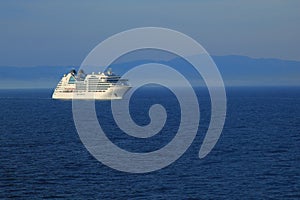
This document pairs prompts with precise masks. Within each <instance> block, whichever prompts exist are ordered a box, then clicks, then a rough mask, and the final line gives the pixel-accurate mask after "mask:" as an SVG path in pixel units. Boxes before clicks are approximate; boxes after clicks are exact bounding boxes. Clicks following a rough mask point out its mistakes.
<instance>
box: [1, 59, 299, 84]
mask: <svg viewBox="0 0 300 200" xmlns="http://www.w3.org/2000/svg"><path fill="white" fill-rule="evenodd" d="M212 58H213V59H214V61H215V63H216V65H217V67H218V68H219V71H220V73H221V75H222V77H223V80H224V83H225V86H227V87H232V86H300V61H288V60H279V59H267V58H258V59H257V58H250V57H246V56H237V55H230V56H212ZM133 62H135V63H138V64H143V63H147V62H149V61H148V60H139V61H133ZM133 62H132V63H133ZM162 62H163V63H164V64H167V65H170V66H172V65H174V63H175V65H176V60H170V61H162ZM132 63H130V62H129V63H126V64H127V65H128V64H129V65H130V64H132ZM118 65H122V63H120V64H118ZM178 65H179V68H180V67H182V68H183V67H184V66H180V63H178ZM72 68H74V69H78V68H79V67H78V66H32V67H30V66H28V67H18V66H9V67H7V66H0V89H26V88H27V89H34V88H55V86H56V84H57V82H58V81H59V80H60V78H61V76H62V75H63V74H65V73H67V72H68V71H69V70H70V69H72ZM186 69H187V70H186ZM184 70H186V72H187V74H188V73H189V69H188V68H184ZM190 73H192V72H190Z"/></svg>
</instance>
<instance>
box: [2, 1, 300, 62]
mask: <svg viewBox="0 0 300 200" xmlns="http://www.w3.org/2000/svg"><path fill="white" fill-rule="evenodd" d="M299 10H300V1H298V0H248V1H244V0H203V1H201V0H191V1H183V0H182V1H179V0H173V1H171V0H170V1H164V0H151V1H145V0H135V1H133V0H127V1H121V0H119V1H75V0H70V1H67V0H64V1H54V0H51V1H50V0H49V1H33V0H28V1H12V0H7V1H5V0H2V1H0V66H37V65H48V66H49V65H77V66H78V65H80V64H81V62H82V61H83V59H84V58H85V56H86V55H87V54H88V52H89V51H90V50H91V49H93V48H94V47H95V46H96V45H97V44H98V43H99V42H101V41H102V40H104V39H106V38H107V37H109V36H111V35H112V34H115V33H118V32H120V31H124V30H127V29H130V28H136V27H144V26H159V27H166V28H171V29H175V30H178V31H181V32H183V33H185V34H187V35H189V36H191V37H193V38H194V39H196V40H197V41H198V42H199V43H200V44H202V45H203V46H204V48H206V50H207V51H208V52H209V53H210V54H212V55H232V54H235V55H246V56H250V57H255V58H260V57H264V58H280V59H288V60H300V48H299V47H300V12H299Z"/></svg>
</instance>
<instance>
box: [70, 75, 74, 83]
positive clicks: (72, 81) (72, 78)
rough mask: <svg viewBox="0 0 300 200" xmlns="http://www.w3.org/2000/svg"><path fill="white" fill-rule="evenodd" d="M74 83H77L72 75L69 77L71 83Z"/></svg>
mask: <svg viewBox="0 0 300 200" xmlns="http://www.w3.org/2000/svg"><path fill="white" fill-rule="evenodd" d="M74 83H75V78H74V77H73V76H71V77H70V79H69V84H74Z"/></svg>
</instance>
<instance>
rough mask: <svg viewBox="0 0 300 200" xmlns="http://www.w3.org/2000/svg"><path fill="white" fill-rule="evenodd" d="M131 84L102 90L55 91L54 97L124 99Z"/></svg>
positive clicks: (68, 98) (67, 98)
mask: <svg viewBox="0 0 300 200" xmlns="http://www.w3.org/2000/svg"><path fill="white" fill-rule="evenodd" d="M130 88H131V87H130V86H114V87H111V88H109V89H107V90H106V91H102V92H88V91H76V90H75V91H73V92H72V91H70V92H62V91H55V92H54V93H53V95H52V98H53V99H66V100H70V99H86V100H92V99H94V100H113V99H122V98H123V96H124V95H125V93H126V92H127V91H128V90H129V89H130Z"/></svg>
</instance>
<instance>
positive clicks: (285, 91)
mask: <svg viewBox="0 0 300 200" xmlns="http://www.w3.org/2000/svg"><path fill="white" fill-rule="evenodd" d="M198 92H199V93H198V95H199V101H200V108H201V121H200V126H199V131H198V135H197V137H196V139H195V140H194V142H193V144H192V145H191V147H190V148H189V149H188V150H187V152H186V153H185V154H184V155H183V156H182V157H181V158H180V159H178V160H177V161H176V162H175V163H173V164H171V165H170V166H168V167H166V168H164V169H162V170H159V171H156V172H152V173H147V174H129V173H124V172H119V171H116V170H113V169H110V168H109V167H107V166H105V165H103V164H101V163H100V162H98V161H97V160H96V159H94V158H93V157H92V156H91V155H90V154H89V153H88V152H87V150H86V149H85V147H84V146H83V144H82V143H81V141H80V139H79V136H78V134H77V132H76V130H75V126H74V122H73V119H72V112H71V105H72V102H71V101H59V100H52V99H51V98H50V96H51V93H52V91H51V90H1V91H0V107H1V112H0V198H20V199H33V198H75V199H80V198H82V199H95V198H97V199H103V198H121V199H124V198H125V199H128V198H131V199H135V198H136V199H154V198H161V199H171V198H172V199H178V198H179V199H184V198H196V199H241V198H243V199H245V198H247V199H253V198H260V199H262V198H263V199H264V198H271V199H299V198H300V89H299V88H228V89H227V95H228V113H227V119H226V123H225V127H224V130H223V133H222V135H221V138H220V140H219V141H218V143H217V145H216V146H215V148H214V149H213V151H212V152H211V153H210V154H209V155H208V156H207V157H206V158H204V159H202V160H200V159H198V151H199V147H200V145H201V143H202V140H203V135H204V134H205V131H206V129H207V125H208V122H209V117H210V112H209V110H210V103H209V98H208V96H207V91H206V90H205V89H200V90H199V91H198ZM154 93H155V94H156V97H155V98H153V94H154ZM154 103H161V104H163V105H165V107H166V110H167V111H168V114H170V115H169V116H170V117H169V118H168V120H167V123H166V127H164V129H163V130H162V133H163V134H158V135H156V136H155V137H153V138H151V139H149V141H148V140H146V139H133V138H131V137H128V136H127V135H126V134H123V133H122V132H121V131H120V130H119V129H118V127H116V125H115V123H114V121H113V118H112V116H111V114H110V102H109V101H100V102H97V103H96V108H97V115H98V117H99V119H101V123H103V129H104V130H105V131H106V132H107V133H108V137H109V138H110V139H111V140H112V141H113V142H114V143H116V144H117V145H119V146H120V147H122V148H124V149H126V150H128V151H132V152H149V151H153V150H156V149H159V148H161V147H162V146H164V145H166V144H167V143H168V142H169V141H170V140H172V138H173V137H174V135H175V134H176V131H177V128H178V127H177V124H178V122H179V117H180V115H179V113H178V111H179V110H178V102H177V101H176V99H175V98H174V96H173V95H172V94H171V93H169V92H168V91H167V90H165V89H159V90H155V89H151V91H146V92H145V90H141V91H138V92H137V93H136V94H135V96H134V99H133V100H132V102H131V105H130V108H131V115H132V116H133V120H135V122H136V123H137V124H140V125H145V124H147V123H149V118H148V116H147V111H148V108H149V106H151V105H152V104H154Z"/></svg>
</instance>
